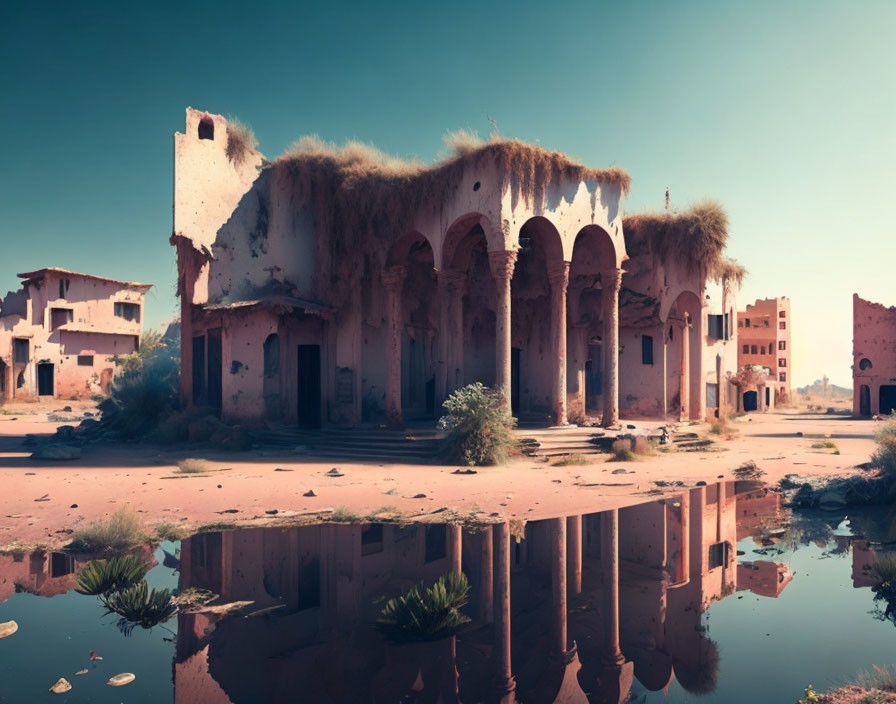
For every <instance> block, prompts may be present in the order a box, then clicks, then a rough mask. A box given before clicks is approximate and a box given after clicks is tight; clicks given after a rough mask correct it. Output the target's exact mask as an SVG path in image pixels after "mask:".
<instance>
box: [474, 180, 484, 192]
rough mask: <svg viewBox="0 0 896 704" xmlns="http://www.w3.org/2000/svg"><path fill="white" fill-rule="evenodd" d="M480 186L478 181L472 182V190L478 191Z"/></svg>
mask: <svg viewBox="0 0 896 704" xmlns="http://www.w3.org/2000/svg"><path fill="white" fill-rule="evenodd" d="M481 187H482V184H481V183H479V181H477V182H476V183H474V184H473V190H474V191H478V190H479V189H480V188H481Z"/></svg>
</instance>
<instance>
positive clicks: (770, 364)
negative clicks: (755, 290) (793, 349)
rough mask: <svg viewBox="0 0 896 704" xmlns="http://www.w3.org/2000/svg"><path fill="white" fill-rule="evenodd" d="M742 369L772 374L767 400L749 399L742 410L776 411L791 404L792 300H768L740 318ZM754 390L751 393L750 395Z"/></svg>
mask: <svg viewBox="0 0 896 704" xmlns="http://www.w3.org/2000/svg"><path fill="white" fill-rule="evenodd" d="M737 334H738V342H739V347H738V357H737V363H738V369H740V370H743V369H744V368H745V367H754V368H755V367H764V368H765V369H767V370H768V372H767V374H766V379H765V380H764V383H763V388H764V389H767V390H768V391H767V392H766V394H767V398H764V399H763V398H759V397H758V394H757V395H756V396H753V395H745V396H744V398H743V404H744V405H743V406H742V407H741V408H740V410H743V411H757V410H766V409H769V408H773V407H774V406H776V405H778V404H780V403H784V402H787V401H789V400H790V379H791V368H790V366H791V365H790V360H791V356H790V300H789V299H788V298H787V297H786V296H782V297H780V298H765V299H761V300H757V301H756V302H755V303H754V304H752V305H748V306H747V308H746V310H743V311H739V312H738V314H737ZM751 391H752V389H750V390H748V391H747V394H750V393H751Z"/></svg>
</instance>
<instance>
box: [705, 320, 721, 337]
mask: <svg viewBox="0 0 896 704" xmlns="http://www.w3.org/2000/svg"><path fill="white" fill-rule="evenodd" d="M706 317H707V323H708V325H707V327H708V328H709V339H710V340H724V339H725V316H723V315H708V316H706Z"/></svg>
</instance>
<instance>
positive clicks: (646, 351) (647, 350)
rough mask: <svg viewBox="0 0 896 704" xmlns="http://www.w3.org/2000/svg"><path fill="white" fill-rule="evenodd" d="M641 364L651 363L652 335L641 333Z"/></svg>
mask: <svg viewBox="0 0 896 704" xmlns="http://www.w3.org/2000/svg"><path fill="white" fill-rule="evenodd" d="M641 364H653V335H641Z"/></svg>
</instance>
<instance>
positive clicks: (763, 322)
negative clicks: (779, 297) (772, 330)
mask: <svg viewBox="0 0 896 704" xmlns="http://www.w3.org/2000/svg"><path fill="white" fill-rule="evenodd" d="M762 324H763V325H764V326H765V327H769V324H768V318H766V319H765V320H763V321H762Z"/></svg>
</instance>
